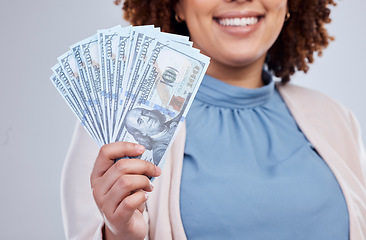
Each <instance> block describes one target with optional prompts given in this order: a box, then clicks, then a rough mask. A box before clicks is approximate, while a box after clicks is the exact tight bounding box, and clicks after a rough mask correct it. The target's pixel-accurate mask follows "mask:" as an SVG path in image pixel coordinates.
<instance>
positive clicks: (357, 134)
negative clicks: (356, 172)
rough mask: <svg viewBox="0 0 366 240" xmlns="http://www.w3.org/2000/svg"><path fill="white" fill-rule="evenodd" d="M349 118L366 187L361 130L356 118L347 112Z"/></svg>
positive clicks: (365, 165) (364, 153) (365, 163)
mask: <svg viewBox="0 0 366 240" xmlns="http://www.w3.org/2000/svg"><path fill="white" fill-rule="evenodd" d="M349 116H350V120H351V127H352V131H353V135H354V136H355V139H356V141H357V144H358V151H359V152H358V155H359V156H360V161H361V162H360V165H361V169H362V174H363V181H364V182H363V183H364V186H365V187H366V151H365V145H364V143H363V140H362V136H361V129H360V125H359V123H358V121H357V119H356V117H355V116H354V115H353V113H352V112H350V111H349Z"/></svg>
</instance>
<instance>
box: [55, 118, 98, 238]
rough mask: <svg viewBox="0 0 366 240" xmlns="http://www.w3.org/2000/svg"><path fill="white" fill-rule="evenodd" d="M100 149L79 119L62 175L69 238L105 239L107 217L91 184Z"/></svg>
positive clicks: (66, 232)
mask: <svg viewBox="0 0 366 240" xmlns="http://www.w3.org/2000/svg"><path fill="white" fill-rule="evenodd" d="M98 151H99V148H98V146H97V144H96V143H94V142H93V139H92V138H91V137H90V136H89V135H88V134H87V132H86V131H85V130H84V129H83V127H82V126H81V124H80V123H78V124H77V125H76V127H75V131H74V135H73V138H72V142H71V146H70V148H69V151H68V154H67V157H66V160H65V163H64V166H63V171H62V176H61V205H62V206H61V207H62V218H63V224H64V230H65V235H66V239H75V240H76V239H80V240H83V239H88V240H90V239H101V236H102V235H101V228H102V227H103V219H102V216H101V214H100V212H99V210H98V208H97V206H96V204H95V202H94V198H93V195H92V191H91V186H90V174H91V171H92V169H93V165H94V161H95V159H96V157H97V154H98Z"/></svg>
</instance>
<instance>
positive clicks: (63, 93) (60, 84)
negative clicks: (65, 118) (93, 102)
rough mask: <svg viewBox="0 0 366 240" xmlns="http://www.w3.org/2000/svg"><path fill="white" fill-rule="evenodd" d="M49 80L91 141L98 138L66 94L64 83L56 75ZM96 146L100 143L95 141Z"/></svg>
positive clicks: (70, 97)
mask: <svg viewBox="0 0 366 240" xmlns="http://www.w3.org/2000/svg"><path fill="white" fill-rule="evenodd" d="M50 79H51V81H52V83H53V84H54V86H55V87H56V89H57V90H58V92H59V93H60V94H61V96H62V97H63V98H64V99H65V101H66V102H67V104H68V105H69V107H70V108H71V109H72V111H73V112H74V114H75V115H76V116H77V118H78V119H79V120H80V123H81V125H82V126H83V127H84V128H85V129H86V130H87V132H88V133H89V135H90V136H91V137H92V138H93V139H98V137H97V136H96V135H95V134H94V130H93V128H92V126H90V124H89V122H88V120H87V118H86V117H85V115H83V113H82V110H80V109H79V108H78V107H77V106H76V104H75V102H74V101H73V97H72V96H70V95H69V94H68V92H67V90H66V86H65V85H64V83H63V82H61V81H60V79H59V78H58V77H57V76H56V74H53V75H52V76H51V78H50ZM97 144H98V145H99V146H102V145H101V143H100V142H98V141H97Z"/></svg>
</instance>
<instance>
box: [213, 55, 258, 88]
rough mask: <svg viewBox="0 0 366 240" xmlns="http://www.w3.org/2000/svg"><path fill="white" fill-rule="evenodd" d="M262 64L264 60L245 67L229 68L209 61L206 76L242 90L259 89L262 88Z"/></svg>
mask: <svg viewBox="0 0 366 240" xmlns="http://www.w3.org/2000/svg"><path fill="white" fill-rule="evenodd" d="M263 64H264V58H263V59H260V60H258V61H255V62H254V63H252V64H249V65H247V66H245V67H243V66H229V65H226V64H223V63H220V62H217V61H215V60H211V63H210V66H209V67H208V69H207V74H208V75H210V76H212V77H214V78H216V79H218V80H221V81H223V82H225V83H227V84H230V85H234V86H238V87H244V88H259V87H262V86H263V80H262V71H263Z"/></svg>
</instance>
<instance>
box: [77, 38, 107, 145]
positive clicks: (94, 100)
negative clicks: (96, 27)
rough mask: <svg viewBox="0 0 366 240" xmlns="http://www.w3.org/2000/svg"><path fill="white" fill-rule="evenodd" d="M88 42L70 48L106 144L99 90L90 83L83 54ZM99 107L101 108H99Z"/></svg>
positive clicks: (85, 93) (93, 114)
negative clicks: (83, 47)
mask: <svg viewBox="0 0 366 240" xmlns="http://www.w3.org/2000/svg"><path fill="white" fill-rule="evenodd" d="M85 41H88V39H87V40H83V41H80V42H79V43H76V44H74V45H72V46H71V47H70V49H71V51H72V52H73V54H74V57H75V60H76V64H77V66H78V72H79V76H80V82H81V86H82V89H83V92H84V96H85V98H86V102H87V103H88V104H87V107H88V109H89V111H90V113H91V115H92V119H93V122H94V123H95V127H96V130H97V132H98V135H99V136H101V139H102V141H103V143H104V144H106V143H107V142H108V141H107V139H106V138H105V136H104V135H105V134H104V131H103V126H102V122H101V119H100V115H101V114H100V113H99V111H100V109H101V107H100V103H99V101H98V95H97V93H96V92H97V89H96V86H95V83H94V82H92V81H90V76H89V75H88V74H87V70H86V63H85V58H84V56H83V53H82V49H81V44H83V43H85ZM98 105H99V106H98Z"/></svg>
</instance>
